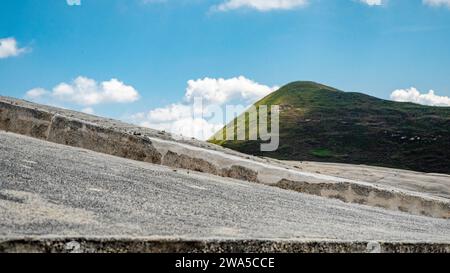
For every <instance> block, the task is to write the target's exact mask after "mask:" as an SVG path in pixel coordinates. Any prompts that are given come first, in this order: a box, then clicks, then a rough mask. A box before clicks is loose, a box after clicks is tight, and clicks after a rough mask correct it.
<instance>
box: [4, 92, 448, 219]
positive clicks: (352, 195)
mask: <svg viewBox="0 0 450 273" xmlns="http://www.w3.org/2000/svg"><path fill="white" fill-rule="evenodd" d="M0 129H2V130H5V131H10V132H14V133H18V134H22V135H26V136H31V137H35V138H39V139H43V140H46V141H50V142H54V143H58V144H64V145H69V146H74V147H79V148H85V149H89V150H92V151H96V152H101V153H106V154H110V155H114V156H119V157H124V158H128V159H133V160H138V161H144V162H148V163H152V164H160V165H165V166H169V167H173V168H182V169H187V170H192V171H198V172H204V173H209V174H213V175H218V176H223V177H230V178H234V179H239V180H244V181H249V182H256V183H262V184H266V185H271V186H276V187H280V188H283V189H287V190H295V191H298V192H303V193H308V194H314V195H319V196H323V197H327V198H335V199H340V200H342V201H345V202H350V203H358V204H365V205H369V206H376V207H382V208H385V209H390V210H399V211H402V212H408V213H411V214H416V215H425V216H430V217H437V218H446V219H448V218H450V201H449V200H447V199H445V198H442V197H436V196H432V195H428V194H426V193H420V192H412V191H406V190H400V189H398V188H395V187H389V186H376V185H373V184H370V183H366V182H364V181H355V180H351V179H344V178H338V177H334V176H329V175H322V174H316V173H309V172H302V171H299V170H298V169H296V168H294V167H292V166H289V165H288V164H284V165H283V164H282V163H278V162H276V161H272V160H269V159H265V160H264V159H261V158H257V157H253V156H249V155H244V154H240V153H238V152H234V151H230V150H227V149H223V148H221V147H218V146H215V145H211V144H208V143H205V142H200V141H195V140H188V139H180V140H176V139H175V138H174V137H173V136H171V135H170V134H166V133H163V132H158V131H156V130H152V129H146V128H142V127H137V126H133V125H129V124H125V123H122V122H120V121H115V120H112V119H106V118H100V117H95V116H91V115H86V114H82V113H78V112H74V111H69V110H64V109H58V108H54V107H48V106H43V105H38V104H34V103H30V102H26V101H23V100H16V99H12V98H5V97H0Z"/></svg>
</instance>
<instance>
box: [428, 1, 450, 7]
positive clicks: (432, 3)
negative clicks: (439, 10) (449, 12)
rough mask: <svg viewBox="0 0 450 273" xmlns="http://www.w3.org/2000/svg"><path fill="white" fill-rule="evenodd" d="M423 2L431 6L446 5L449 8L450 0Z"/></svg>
mask: <svg viewBox="0 0 450 273" xmlns="http://www.w3.org/2000/svg"><path fill="white" fill-rule="evenodd" d="M423 3H424V4H425V5H428V6H433V7H440V6H447V7H449V8H450V0H423Z"/></svg>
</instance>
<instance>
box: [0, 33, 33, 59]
mask: <svg viewBox="0 0 450 273" xmlns="http://www.w3.org/2000/svg"><path fill="white" fill-rule="evenodd" d="M28 50H29V49H28V48H19V46H18V44H17V41H16V39H15V38H3V39H0V59H5V58H9V57H16V56H19V55H20V54H22V53H25V52H27V51H28Z"/></svg>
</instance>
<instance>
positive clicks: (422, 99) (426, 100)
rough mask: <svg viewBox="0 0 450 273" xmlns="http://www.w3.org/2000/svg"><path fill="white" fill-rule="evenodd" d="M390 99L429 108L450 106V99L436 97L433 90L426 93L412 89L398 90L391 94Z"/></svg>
mask: <svg viewBox="0 0 450 273" xmlns="http://www.w3.org/2000/svg"><path fill="white" fill-rule="evenodd" d="M391 99H392V100H394V101H400V102H413V103H417V104H423V105H430V106H450V97H446V96H438V95H436V94H435V92H434V91H433V90H430V91H428V93H420V91H419V90H417V89H416V88H414V87H411V88H409V89H398V90H395V91H394V92H392V94H391Z"/></svg>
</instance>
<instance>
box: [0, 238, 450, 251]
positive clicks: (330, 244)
mask: <svg viewBox="0 0 450 273" xmlns="http://www.w3.org/2000/svg"><path fill="white" fill-rule="evenodd" d="M0 252H2V253H29V252H32V253H92V252H95V253H126V252H132V253H397V252H399V253H421V252H424V253H450V243H430V242H377V241H368V242H347V241H295V240H282V239H280V240H189V239H187V240H184V239H146V238H76V237H73V238H70V237H67V238H18V239H1V238H0Z"/></svg>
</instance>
